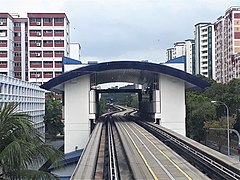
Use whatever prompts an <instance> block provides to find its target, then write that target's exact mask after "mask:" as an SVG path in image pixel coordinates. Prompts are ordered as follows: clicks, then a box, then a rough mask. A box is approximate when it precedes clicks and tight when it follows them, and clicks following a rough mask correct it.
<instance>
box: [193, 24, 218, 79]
mask: <svg viewBox="0 0 240 180" xmlns="http://www.w3.org/2000/svg"><path fill="white" fill-rule="evenodd" d="M195 74H201V75H203V76H205V77H208V78H211V79H215V34H214V24H212V23H198V24H196V25H195Z"/></svg>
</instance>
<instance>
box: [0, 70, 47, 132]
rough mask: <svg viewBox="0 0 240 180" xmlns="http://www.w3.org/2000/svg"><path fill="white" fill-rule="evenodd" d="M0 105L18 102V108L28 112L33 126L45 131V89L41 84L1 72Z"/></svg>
mask: <svg viewBox="0 0 240 180" xmlns="http://www.w3.org/2000/svg"><path fill="white" fill-rule="evenodd" d="M0 82H1V83H0V107H1V106H2V105H4V104H7V103H18V110H19V111H21V112H25V113H27V114H28V115H29V116H30V118H31V121H32V123H33V126H34V127H35V128H36V129H37V130H38V131H39V132H40V133H41V134H42V135H43V134H44V133H45V124H44V119H43V117H44V115H45V90H43V89H41V88H40V87H39V86H37V85H35V84H33V83H29V82H26V81H22V80H20V79H17V78H12V77H9V76H6V75H2V74H0Z"/></svg>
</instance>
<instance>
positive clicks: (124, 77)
mask: <svg viewBox="0 0 240 180" xmlns="http://www.w3.org/2000/svg"><path fill="white" fill-rule="evenodd" d="M94 73H97V76H98V84H101V83H107V82H135V83H144V82H146V81H148V76H150V75H151V74H153V73H158V74H165V75H168V76H172V77H175V78H179V79H181V80H183V81H185V83H187V84H189V85H190V86H191V87H194V86H197V87H200V88H206V87H208V86H209V84H208V83H207V82H206V81H203V80H201V79H199V78H197V77H196V76H193V75H191V74H188V73H186V72H184V71H181V70H178V69H175V68H172V67H169V66H166V65H163V64H155V63H149V62H141V61H112V62H103V63H98V64H94V65H89V66H84V67H80V68H77V69H74V70H72V71H69V72H65V73H63V74H62V75H60V76H58V77H55V78H53V79H51V80H49V81H48V82H46V83H44V84H43V85H42V86H41V88H43V89H46V90H53V91H63V90H62V89H61V88H59V87H60V86H61V85H63V84H64V83H65V82H67V81H69V80H72V79H75V78H77V77H80V76H83V75H86V74H94ZM119 73H120V74H119ZM111 75H112V76H111ZM113 77H114V78H113Z"/></svg>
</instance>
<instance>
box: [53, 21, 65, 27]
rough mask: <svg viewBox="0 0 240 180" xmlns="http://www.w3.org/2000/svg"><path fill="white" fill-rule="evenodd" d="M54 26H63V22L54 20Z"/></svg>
mask: <svg viewBox="0 0 240 180" xmlns="http://www.w3.org/2000/svg"><path fill="white" fill-rule="evenodd" d="M54 26H64V22H54Z"/></svg>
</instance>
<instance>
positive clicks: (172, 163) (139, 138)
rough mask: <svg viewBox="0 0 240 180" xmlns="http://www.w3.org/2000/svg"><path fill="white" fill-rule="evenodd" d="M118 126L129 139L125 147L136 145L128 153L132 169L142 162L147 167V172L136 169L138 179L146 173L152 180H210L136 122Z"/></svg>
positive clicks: (135, 174) (135, 173)
mask: <svg viewBox="0 0 240 180" xmlns="http://www.w3.org/2000/svg"><path fill="white" fill-rule="evenodd" d="M116 124H117V126H118V127H119V129H120V128H121V129H122V130H121V131H125V132H124V133H125V136H127V137H128V138H127V141H126V142H124V143H123V144H125V145H124V146H127V145H128V144H130V143H132V144H133V145H134V148H132V151H134V149H135V152H134V153H128V152H127V154H129V155H128V158H129V159H130V160H129V161H130V162H131V163H132V164H131V167H134V166H136V165H137V164H139V162H141V161H142V162H141V163H140V164H142V165H143V166H146V167H147V170H146V168H145V170H144V171H145V172H144V171H143V169H144V168H142V167H141V168H142V169H138V168H135V170H134V171H133V173H134V177H135V178H136V179H141V178H143V177H139V172H144V174H146V175H148V174H149V172H150V174H151V176H152V177H147V178H151V179H152V178H153V179H179V178H181V179H188V180H189V179H208V177H207V176H205V175H203V174H202V173H201V172H199V171H198V170H197V169H196V168H194V167H193V166H192V165H190V164H189V163H188V162H187V161H186V160H184V159H182V158H181V157H180V156H179V155H177V154H176V153H175V152H173V151H172V150H171V149H169V148H168V147H166V145H164V144H163V143H162V142H160V141H159V140H158V139H156V138H155V137H154V136H153V135H151V134H150V133H149V132H147V131H146V130H144V129H143V128H141V127H140V126H138V125H136V124H135V123H134V122H125V121H119V122H118V121H117V122H116ZM121 137H122V136H121ZM129 140H130V142H129ZM124 141H125V140H124ZM132 154H135V156H136V154H139V156H138V157H137V158H136V157H133V155H132ZM136 176H137V177H136Z"/></svg>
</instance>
